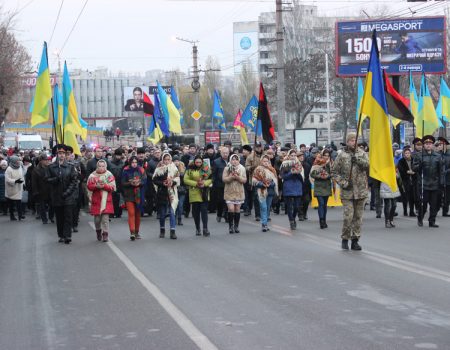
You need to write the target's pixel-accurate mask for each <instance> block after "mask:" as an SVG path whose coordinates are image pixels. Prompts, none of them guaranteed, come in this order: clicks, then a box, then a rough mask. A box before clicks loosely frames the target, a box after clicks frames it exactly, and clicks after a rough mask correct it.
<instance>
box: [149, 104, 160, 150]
mask: <svg viewBox="0 0 450 350" xmlns="http://www.w3.org/2000/svg"><path fill="white" fill-rule="evenodd" d="M155 102H156V101H155ZM163 137H164V135H163V133H162V131H161V128H160V127H159V125H158V123H157V122H156V117H155V115H153V116H152V117H151V119H150V125H149V127H148V138H147V140H149V141H150V142H151V143H153V144H154V145H156V144H157V143H158V142H159V141H161V140H162V138H163Z"/></svg>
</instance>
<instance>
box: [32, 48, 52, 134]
mask: <svg viewBox="0 0 450 350" xmlns="http://www.w3.org/2000/svg"><path fill="white" fill-rule="evenodd" d="M51 99H52V87H51V84H50V71H49V69H48V58H47V43H46V42H44V48H43V49H42V56H41V63H40V64H39V72H38V76H37V80H36V93H35V95H34V99H33V102H32V106H31V121H30V124H31V127H34V126H36V125H37V124H41V123H44V122H46V121H47V120H48V103H49V101H50V100H51Z"/></svg>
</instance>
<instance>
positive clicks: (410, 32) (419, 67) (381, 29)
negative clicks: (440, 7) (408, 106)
mask: <svg viewBox="0 0 450 350" xmlns="http://www.w3.org/2000/svg"><path fill="white" fill-rule="evenodd" d="M445 26H446V24H445V17H421V18H399V19H390V20H381V19H380V20H367V21H349V22H336V75H338V76H357V75H365V74H366V72H367V65H368V63H369V56H370V50H371V48H372V32H373V30H376V31H377V41H378V47H379V49H380V57H381V65H382V68H383V69H386V70H387V72H388V74H394V75H396V74H397V75H399V74H409V72H410V71H412V72H425V73H427V74H442V73H445V71H446V46H445V45H446V40H445Z"/></svg>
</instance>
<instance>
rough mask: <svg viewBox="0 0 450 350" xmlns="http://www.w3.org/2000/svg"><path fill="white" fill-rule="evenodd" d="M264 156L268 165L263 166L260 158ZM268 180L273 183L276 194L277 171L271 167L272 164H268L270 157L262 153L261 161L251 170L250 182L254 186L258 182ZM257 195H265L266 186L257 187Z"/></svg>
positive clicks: (262, 196)
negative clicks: (251, 177)
mask: <svg viewBox="0 0 450 350" xmlns="http://www.w3.org/2000/svg"><path fill="white" fill-rule="evenodd" d="M264 158H267V160H268V161H269V166H264V165H262V160H263V159H264ZM267 181H270V182H272V181H273V183H274V184H275V188H274V190H275V193H276V194H277V195H278V177H277V172H276V170H275V169H274V168H273V166H272V165H271V164H270V158H269V157H268V156H267V155H263V156H262V157H261V163H260V165H259V166H257V167H256V169H255V171H254V172H253V179H252V184H253V186H256V185H257V183H258V182H267ZM257 192H258V196H259V198H265V197H267V193H268V191H267V188H265V187H262V188H258V191H257Z"/></svg>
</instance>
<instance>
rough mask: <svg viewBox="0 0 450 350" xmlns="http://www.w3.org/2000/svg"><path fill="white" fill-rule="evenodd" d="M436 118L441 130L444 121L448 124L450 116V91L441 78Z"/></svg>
mask: <svg viewBox="0 0 450 350" xmlns="http://www.w3.org/2000/svg"><path fill="white" fill-rule="evenodd" d="M436 116H437V118H438V120H439V126H440V127H441V128H443V127H444V121H445V122H448V118H449V116H450V89H449V88H448V85H447V83H446V82H445V80H444V78H443V77H441V89H440V95H439V102H438V105H437V107H436Z"/></svg>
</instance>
